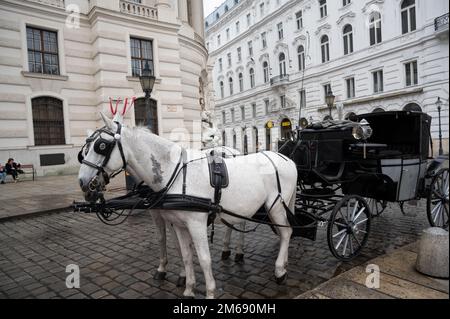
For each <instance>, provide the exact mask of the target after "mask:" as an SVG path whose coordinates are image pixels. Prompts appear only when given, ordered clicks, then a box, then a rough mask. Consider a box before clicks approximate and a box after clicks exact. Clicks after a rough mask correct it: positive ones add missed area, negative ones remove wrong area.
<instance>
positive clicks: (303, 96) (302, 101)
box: [299, 89, 306, 109]
mask: <svg viewBox="0 0 450 319" xmlns="http://www.w3.org/2000/svg"><path fill="white" fill-rule="evenodd" d="M299 95H300V109H305V108H306V90H304V89H303V90H300V92H299Z"/></svg>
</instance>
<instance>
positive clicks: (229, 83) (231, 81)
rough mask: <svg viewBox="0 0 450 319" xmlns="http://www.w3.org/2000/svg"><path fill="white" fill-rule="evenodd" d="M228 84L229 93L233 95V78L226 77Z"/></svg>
mask: <svg viewBox="0 0 450 319" xmlns="http://www.w3.org/2000/svg"><path fill="white" fill-rule="evenodd" d="M228 85H229V87H230V95H233V93H234V92H233V78H231V77H230V78H229V79H228Z"/></svg>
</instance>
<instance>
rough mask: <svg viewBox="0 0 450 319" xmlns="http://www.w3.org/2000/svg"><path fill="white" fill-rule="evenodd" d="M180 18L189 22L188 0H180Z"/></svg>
mask: <svg viewBox="0 0 450 319" xmlns="http://www.w3.org/2000/svg"><path fill="white" fill-rule="evenodd" d="M178 18H179V19H180V20H181V21H182V22H188V10H187V1H186V0H178Z"/></svg>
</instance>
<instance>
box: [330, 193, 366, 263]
mask: <svg viewBox="0 0 450 319" xmlns="http://www.w3.org/2000/svg"><path fill="white" fill-rule="evenodd" d="M370 220H371V213H370V208H369V206H368V205H367V202H366V201H365V200H364V198H362V197H360V196H357V195H349V196H346V197H344V198H343V199H342V200H341V201H339V202H338V203H337V204H336V206H335V207H334V209H333V212H332V214H331V217H330V220H329V222H328V230H327V235H328V236H327V237H328V246H329V247H330V250H331V253H332V254H333V256H334V257H336V258H337V259H339V260H342V261H349V260H351V259H353V258H354V257H356V256H357V255H359V253H360V252H361V249H362V248H363V247H364V246H365V244H366V242H367V239H368V238H369V231H370Z"/></svg>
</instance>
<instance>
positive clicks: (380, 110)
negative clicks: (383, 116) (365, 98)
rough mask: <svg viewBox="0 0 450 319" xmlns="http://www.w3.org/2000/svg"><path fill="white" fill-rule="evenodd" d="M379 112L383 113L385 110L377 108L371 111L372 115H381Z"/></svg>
mask: <svg viewBox="0 0 450 319" xmlns="http://www.w3.org/2000/svg"><path fill="white" fill-rule="evenodd" d="M381 112H385V110H383V109H382V108H381V107H377V108H376V109H375V110H373V111H372V113H381Z"/></svg>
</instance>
